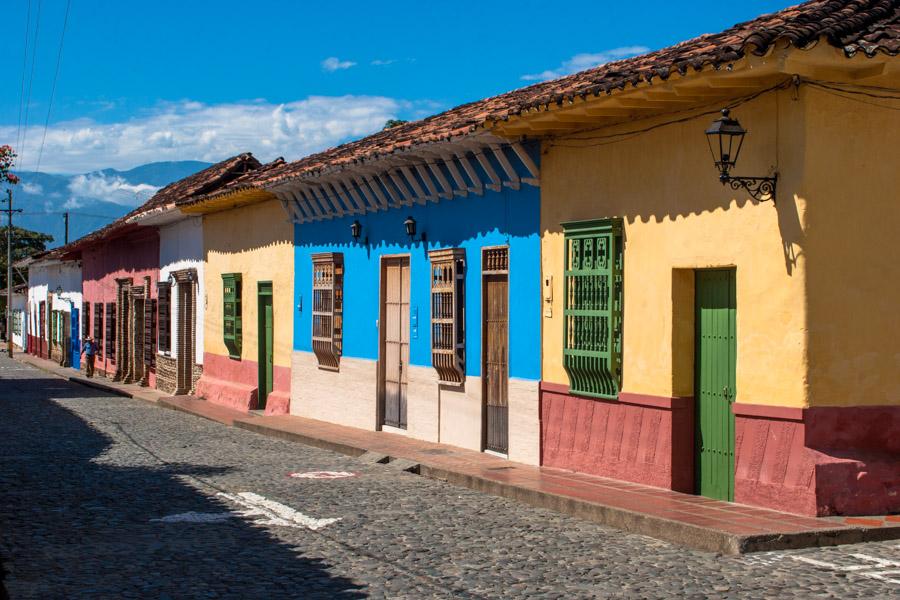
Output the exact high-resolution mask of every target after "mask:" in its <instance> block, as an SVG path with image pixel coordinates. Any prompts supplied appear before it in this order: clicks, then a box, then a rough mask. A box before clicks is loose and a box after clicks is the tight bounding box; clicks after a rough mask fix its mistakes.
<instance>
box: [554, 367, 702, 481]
mask: <svg viewBox="0 0 900 600" xmlns="http://www.w3.org/2000/svg"><path fill="white" fill-rule="evenodd" d="M693 415H694V413H693V399H692V398H661V397H657V396H644V395H639V394H620V399H619V400H617V401H616V400H602V399H597V398H585V397H582V396H574V395H571V394H569V393H568V388H567V386H561V385H557V384H552V383H542V384H541V464H543V465H546V466H549V467H558V468H562V469H571V470H573V471H580V472H583V473H590V474H593V475H601V476H603V477H612V478H614V479H622V480H625V481H633V482H635V483H643V484H646V485H652V486H656V487H662V488H668V489H672V490H676V491H680V492H688V493H691V492H693V489H694V466H693V465H694V458H693V444H694V416H693Z"/></svg>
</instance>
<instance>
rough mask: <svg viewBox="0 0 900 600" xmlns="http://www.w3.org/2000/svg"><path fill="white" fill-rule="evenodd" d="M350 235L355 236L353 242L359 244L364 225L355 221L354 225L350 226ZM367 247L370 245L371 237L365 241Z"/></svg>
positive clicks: (367, 237)
mask: <svg viewBox="0 0 900 600" xmlns="http://www.w3.org/2000/svg"><path fill="white" fill-rule="evenodd" d="M350 235H351V236H353V241H354V242H358V241H359V236H361V235H362V223H360V222H359V221H356V220H354V221H353V223H351V224H350ZM363 244H365V245H366V246H368V245H369V236H366V239H365V241H364V242H363Z"/></svg>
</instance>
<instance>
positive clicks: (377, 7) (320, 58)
mask: <svg viewBox="0 0 900 600" xmlns="http://www.w3.org/2000/svg"><path fill="white" fill-rule="evenodd" d="M38 3H39V0H31V2H30V4H31V11H32V12H31V32H32V36H31V39H30V40H29V44H30V49H29V56H28V62H27V63H26V69H25V75H26V88H27V87H28V81H29V80H31V81H32V83H31V86H30V87H31V94H30V105H28V124H29V127H28V128H27V129H26V130H25V131H26V133H25V142H26V143H25V145H24V146H21V144H20V146H21V147H22V148H23V151H22V157H21V161H20V164H19V167H20V168H23V169H33V168H35V167H36V166H37V156H38V154H39V147H40V142H41V140H42V139H43V137H44V136H43V125H44V121H45V119H46V118H47V108H48V101H49V97H50V88H51V84H52V80H53V71H54V67H55V64H56V56H57V51H58V48H59V39H60V32H61V29H62V22H63V15H64V13H65V7H66V2H65V0H42V1H41V2H40V9H41V18H40V23H39V32H38V37H37V46H36V48H37V53H36V55H35V56H34V58H35V62H34V76H33V79H31V77H30V73H31V62H30V61H31V58H32V56H31V54H30V52H31V49H33V48H34V47H35V45H34V35H33V33H34V27H35V22H36V13H37V7H38ZM789 4H791V2H789V1H785V0H780V1H777V0H776V1H770V0H754V1H745V2H733V3H723V2H708V1H695V2H671V1H662V0H659V1H654V0H645V1H644V2H601V1H593V2H578V1H568V2H559V3H551V2H547V1H546V0H544V1H542V2H536V1H532V0H517V1H503V2H500V1H495V2H485V1H481V2H470V1H456V2H452V3H450V2H422V1H419V2H406V1H403V2H390V3H388V2H382V3H377V2H354V1H344V2H329V3H307V2H302V3H301V2H284V1H282V2H267V1H264V0H258V1H257V2H253V3H247V2H232V1H230V0H219V1H217V2H211V1H205V0H204V1H191V2H185V1H183V0H182V1H177V2H176V1H165V0H163V1H160V0H157V1H154V2H120V1H113V0H109V1H105V2H104V1H99V0H73V1H72V4H71V9H70V10H71V11H70V14H69V21H68V27H67V30H66V36H65V44H64V48H63V53H62V61H61V67H60V75H59V79H58V82H57V88H56V95H55V98H54V101H53V107H52V111H51V113H50V127H49V129H48V131H47V136H46V141H45V143H44V145H43V151H42V153H41V170H43V171H47V172H68V173H74V172H81V171H85V170H91V169H97V168H103V167H117V168H129V167H132V166H136V165H139V164H143V163H146V162H151V161H154V160H182V159H196V160H209V161H211V160H218V159H221V158H224V157H226V156H228V155H231V154H234V153H235V152H239V151H243V150H249V151H252V152H254V154H256V155H257V156H258V157H260V158H261V159H264V160H268V159H272V158H275V157H276V156H279V155H283V156H285V157H286V158H287V159H289V160H292V159H297V158H300V157H301V156H303V155H305V154H307V153H309V152H313V151H316V150H320V149H323V148H326V147H329V146H332V145H334V144H337V143H340V142H342V141H346V140H347V139H351V138H355V137H360V136H362V135H365V134H368V133H371V132H372V131H375V130H377V129H379V128H380V126H381V125H382V124H383V123H384V121H385V120H386V119H387V118H392V117H399V118H416V117H421V116H425V115H427V114H431V113H434V112H439V111H441V110H444V109H447V108H450V107H452V106H455V105H457V104H460V103H463V102H467V101H471V100H476V99H478V98H482V97H485V96H490V95H493V94H497V93H500V92H504V91H507V90H510V89H514V88H517V87H521V86H523V85H527V84H529V83H533V82H534V81H537V80H540V79H541V78H545V77H550V76H552V75H556V74H564V73H566V72H568V71H571V70H572V69H576V68H585V67H588V66H591V65H592V64H594V63H596V62H599V61H603V60H605V59H610V58H616V57H621V56H623V55H628V54H630V53H635V52H641V51H644V49H657V48H662V47H665V46H668V45H671V44H673V43H676V42H678V41H681V40H684V39H688V38H690V37H694V36H696V35H699V34H702V33H706V32H716V31H720V30H722V29H724V28H726V27H728V26H730V25H732V24H734V23H737V22H740V21H744V20H747V19H750V18H753V17H755V16H757V15H759V14H762V13H765V12H771V11H773V10H778V9H780V8H783V7H785V6H788V5H789ZM28 5H29V1H28V0H4V17H5V18H4V25H5V27H4V35H3V36H2V37H0V51H2V56H4V57H5V58H6V60H5V61H4V64H5V66H6V68H5V69H4V72H5V73H4V74H5V77H4V78H3V83H2V84H0V91H2V93H0V144H3V143H12V144H15V143H16V141H17V140H21V138H22V130H21V128H20V127H18V124H19V122H20V118H19V113H20V97H21V96H22V94H21V93H20V86H21V82H22V67H23V56H24V54H23V52H24V41H25V23H26V13H27V10H28ZM25 95H26V96H28V94H27V89H26V94H25ZM23 116H24V115H23Z"/></svg>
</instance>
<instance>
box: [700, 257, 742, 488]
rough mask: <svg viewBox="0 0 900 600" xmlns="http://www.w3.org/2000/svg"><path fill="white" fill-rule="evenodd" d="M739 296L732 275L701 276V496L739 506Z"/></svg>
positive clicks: (711, 272)
mask: <svg viewBox="0 0 900 600" xmlns="http://www.w3.org/2000/svg"><path fill="white" fill-rule="evenodd" d="M735 295H736V285H735V272H734V270H733V269H715V270H708V271H705V270H704V271H697V272H696V286H695V296H694V298H695V305H696V313H695V327H696V330H697V333H696V341H695V358H694V365H695V371H696V379H695V384H694V395H695V397H696V400H695V401H696V403H697V411H696V412H697V415H696V470H697V473H696V480H697V492H698V493H699V494H701V495H703V496H708V497H710V498H716V499H718V500H727V501H733V500H734V413H733V412H732V410H731V404H732V403H733V402H734V399H735V389H734V382H735V365H736V360H735V358H736V353H737V352H736V351H737V338H736V335H735V323H736V318H735V317H736V301H735Z"/></svg>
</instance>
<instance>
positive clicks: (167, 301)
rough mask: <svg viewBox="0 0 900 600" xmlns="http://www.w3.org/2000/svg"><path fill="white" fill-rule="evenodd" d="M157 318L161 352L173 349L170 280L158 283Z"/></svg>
mask: <svg viewBox="0 0 900 600" xmlns="http://www.w3.org/2000/svg"><path fill="white" fill-rule="evenodd" d="M156 287H157V290H156V291H157V296H158V298H157V314H158V315H159V318H158V320H157V323H158V328H159V336H158V337H159V344H158V349H159V351H160V352H171V351H172V285H171V284H170V283H168V282H165V283H163V282H160V283H158V284H157V286H156Z"/></svg>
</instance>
